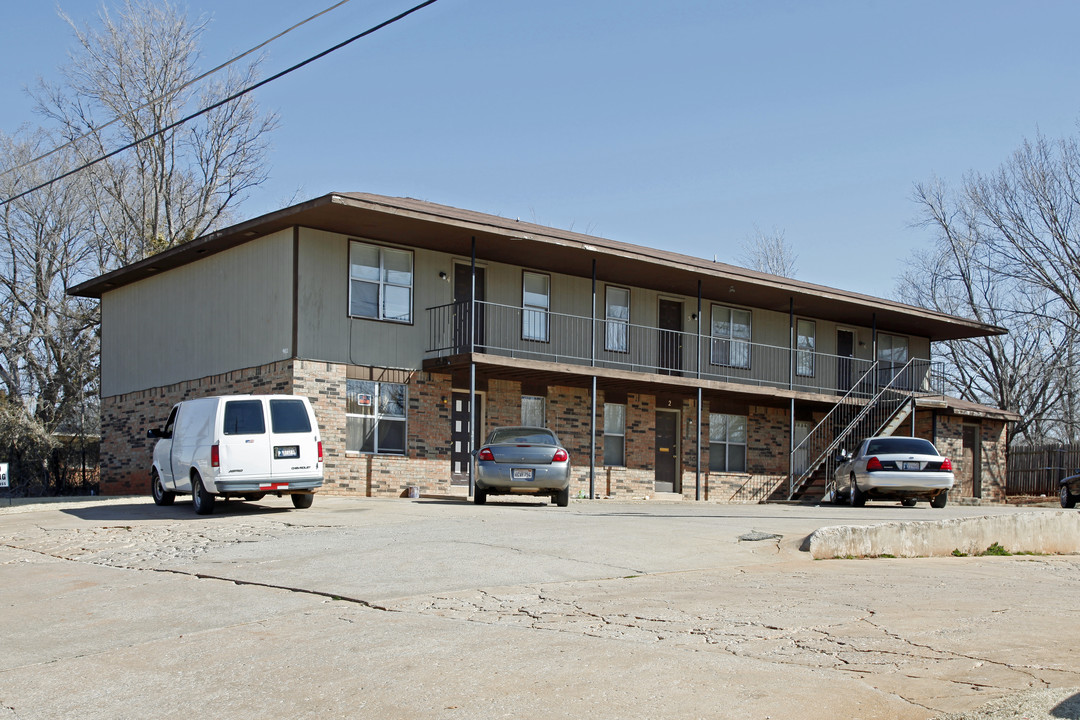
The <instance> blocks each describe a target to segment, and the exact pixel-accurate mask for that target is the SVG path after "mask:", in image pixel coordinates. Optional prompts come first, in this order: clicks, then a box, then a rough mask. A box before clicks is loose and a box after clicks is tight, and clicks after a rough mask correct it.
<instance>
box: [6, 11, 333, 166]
mask: <svg viewBox="0 0 1080 720" xmlns="http://www.w3.org/2000/svg"><path fill="white" fill-rule="evenodd" d="M347 2H349V0H341V2H339V3H337V4H336V5H331V6H330V7H328V8H326V9H325V10H323V11H322V12H318V13H315V14H314V15H312V16H311V17H309V18H308V19H307V20H301V21H300V22H298V23H296V24H295V25H293V26H292V27H291V28H289V29H288V30H282V31H281V32H279V33H278V34H277V35H275V36H274V37H272V38H270V39H269V40H267V41H265V42H262V43H259V44H258V45H256V46H255V47H253V48H251V49H250V50H248V51H247V52H245V53H242V54H240V55H237V56H236V57H234V58H232V59H231V60H226V61H225V62H223V63H221V64H220V65H218V66H217V67H216V68H214V69H213V70H208V71H207V72H204V73H203V74H202V75H200V76H199V77H197V78H194V79H193V80H189V81H187V82H186V83H184V84H183V85H181V86H180V87H178V88H176V90H175V91H171V92H179V91H181V90H184V89H186V88H188V87H191V86H192V85H194V84H195V83H197V82H199V81H201V80H205V79H206V78H208V77H210V76H211V75H213V74H214V73H216V72H217V71H219V70H224V69H225V68H227V67H229V66H230V65H232V64H233V63H236V62H239V61H240V60H243V59H244V58H246V57H247V56H248V55H250V54H251V53H253V52H256V51H258V50H261V49H263V48H264V47H266V46H267V45H269V44H270V43H272V42H274V41H275V40H277V39H278V38H280V37H282V36H284V35H287V34H289V33H291V32H292V31H293V30H295V29H296V28H298V27H300V26H301V25H306V24H307V23H309V22H311V21H312V20H314V19H315V18H317V17H319V16H321V15H325V14H326V13H328V12H330V11H331V10H334V9H336V8H339V7H341V6H342V5H344V4H345V3H347ZM171 92H170V94H171ZM164 99H165V95H159V96H157V97H155V98H151V99H150V100H147V101H146V102H145V103H143V104H142V105H140V106H139V107H137V108H135V109H134V110H130V111H128V112H127V113H124V114H123V115H117V116H116V117H114V118H113V119H112V120H110V121H109V122H107V123H105V124H104V125H101V126H100V127H96V128H94V129H93V130H89V131H87V132H86V133H84V134H83V135H80V136H79V137H77V138H75V139H74V140H69V141H68V142H66V143H64V144H63V145H61V146H60V147H57V148H53V149H52V150H50V151H48V152H47V153H43V154H41V155H38V156H37V157H36V158H34V159H32V160H27V161H26V162H24V163H23V164H22V165H16V166H15V167H13V168H9V169H7V170H4V171H2V172H0V177H4V176H5V175H10V174H11V173H13V172H17V171H19V170H22V169H23V168H25V167H28V166H30V165H33V164H34V163H36V162H38V161H40V160H44V159H45V158H47V157H49V156H51V155H55V154H56V153H58V152H60V151H61V150H65V149H67V148H69V147H71V146H72V145H74V144H75V143H77V142H82V141H83V140H85V139H86V138H88V137H90V136H91V135H93V134H95V133H98V132H101V131H102V130H104V129H105V128H107V127H110V126H112V125H115V124H116V123H118V122H120V119H121V118H123V117H130V116H132V115H134V114H135V113H137V112H139V111H140V110H145V109H146V108H148V107H150V106H151V105H153V104H154V103H157V102H161V101H162V100H164Z"/></svg>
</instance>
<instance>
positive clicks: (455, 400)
mask: <svg viewBox="0 0 1080 720" xmlns="http://www.w3.org/2000/svg"><path fill="white" fill-rule="evenodd" d="M483 407H484V399H483V397H481V396H480V395H477V396H476V418H477V425H478V426H480V427H482V426H483V421H482V418H483V414H482V413H481V411H482V409H483ZM471 424H472V415H471V413H470V412H469V393H468V392H460V391H457V390H455V391H453V392H452V393H450V482H451V484H452V485H468V484H469V463H470V462H471V461H472V455H470V454H469V426H470V425H471ZM479 441H480V438H479V436H477V437H476V438H475V439H474V442H473V447H472V449H473V450H475V449H476V448H477V447H479V444H480V443H479Z"/></svg>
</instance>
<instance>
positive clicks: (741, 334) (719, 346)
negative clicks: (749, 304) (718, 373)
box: [709, 305, 750, 369]
mask: <svg viewBox="0 0 1080 720" xmlns="http://www.w3.org/2000/svg"><path fill="white" fill-rule="evenodd" d="M711 333H712V343H711V345H712V348H711V351H710V358H709V359H710V362H712V364H713V365H726V366H728V367H736V368H747V369H748V368H749V367H750V311H749V310H740V309H738V308H730V307H724V306H723V305H713V307H712V330H711Z"/></svg>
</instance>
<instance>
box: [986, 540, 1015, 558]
mask: <svg viewBox="0 0 1080 720" xmlns="http://www.w3.org/2000/svg"><path fill="white" fill-rule="evenodd" d="M979 555H1000V556H1003V557H1004V556H1006V555H1012V553H1011V552H1009V551H1008V550H1006V549H1005V548H1003V547H1001V544H1000V543H996V542H995V543H994V544H993V545H991V546H990V547H988V548H986V549H985V550H983V551H982V552H981V553H979Z"/></svg>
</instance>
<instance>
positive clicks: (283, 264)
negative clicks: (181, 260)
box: [101, 230, 292, 397]
mask: <svg viewBox="0 0 1080 720" xmlns="http://www.w3.org/2000/svg"><path fill="white" fill-rule="evenodd" d="M291 308H292V231H291V230H286V231H282V232H279V233H276V234H274V235H269V236H267V237H264V238H258V239H256V240H252V241H251V242H248V243H245V244H243V245H240V246H238V247H235V248H232V249H230V250H226V251H224V252H221V253H217V254H214V255H211V256H210V257H207V258H205V259H203V260H199V261H198V262H194V263H191V264H190V265H183V266H181V267H178V268H175V269H173V270H170V271H168V272H165V273H162V274H161V275H157V276H155V277H151V278H147V279H146V280H141V281H139V282H137V283H133V284H131V285H126V286H124V287H121V288H117V289H116V290H112V291H110V292H107V293H105V294H104V295H103V296H102V298H101V318H102V323H101V394H102V396H103V397H109V396H112V395H120V394H122V393H127V392H132V391H135V390H145V389H147V388H152V387H160V386H162V385H170V384H172V383H176V382H180V381H183V380H192V379H195V378H200V377H205V376H207V375H214V374H218V373H222V372H227V371H230V370H236V369H239V368H245V367H253V366H255V365H262V364H265V363H269V362H274V361H276V360H281V359H283V358H287V357H289V356H290V355H291V353H292V348H291V347H290V345H291V342H292V340H291V338H292V310H291Z"/></svg>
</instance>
